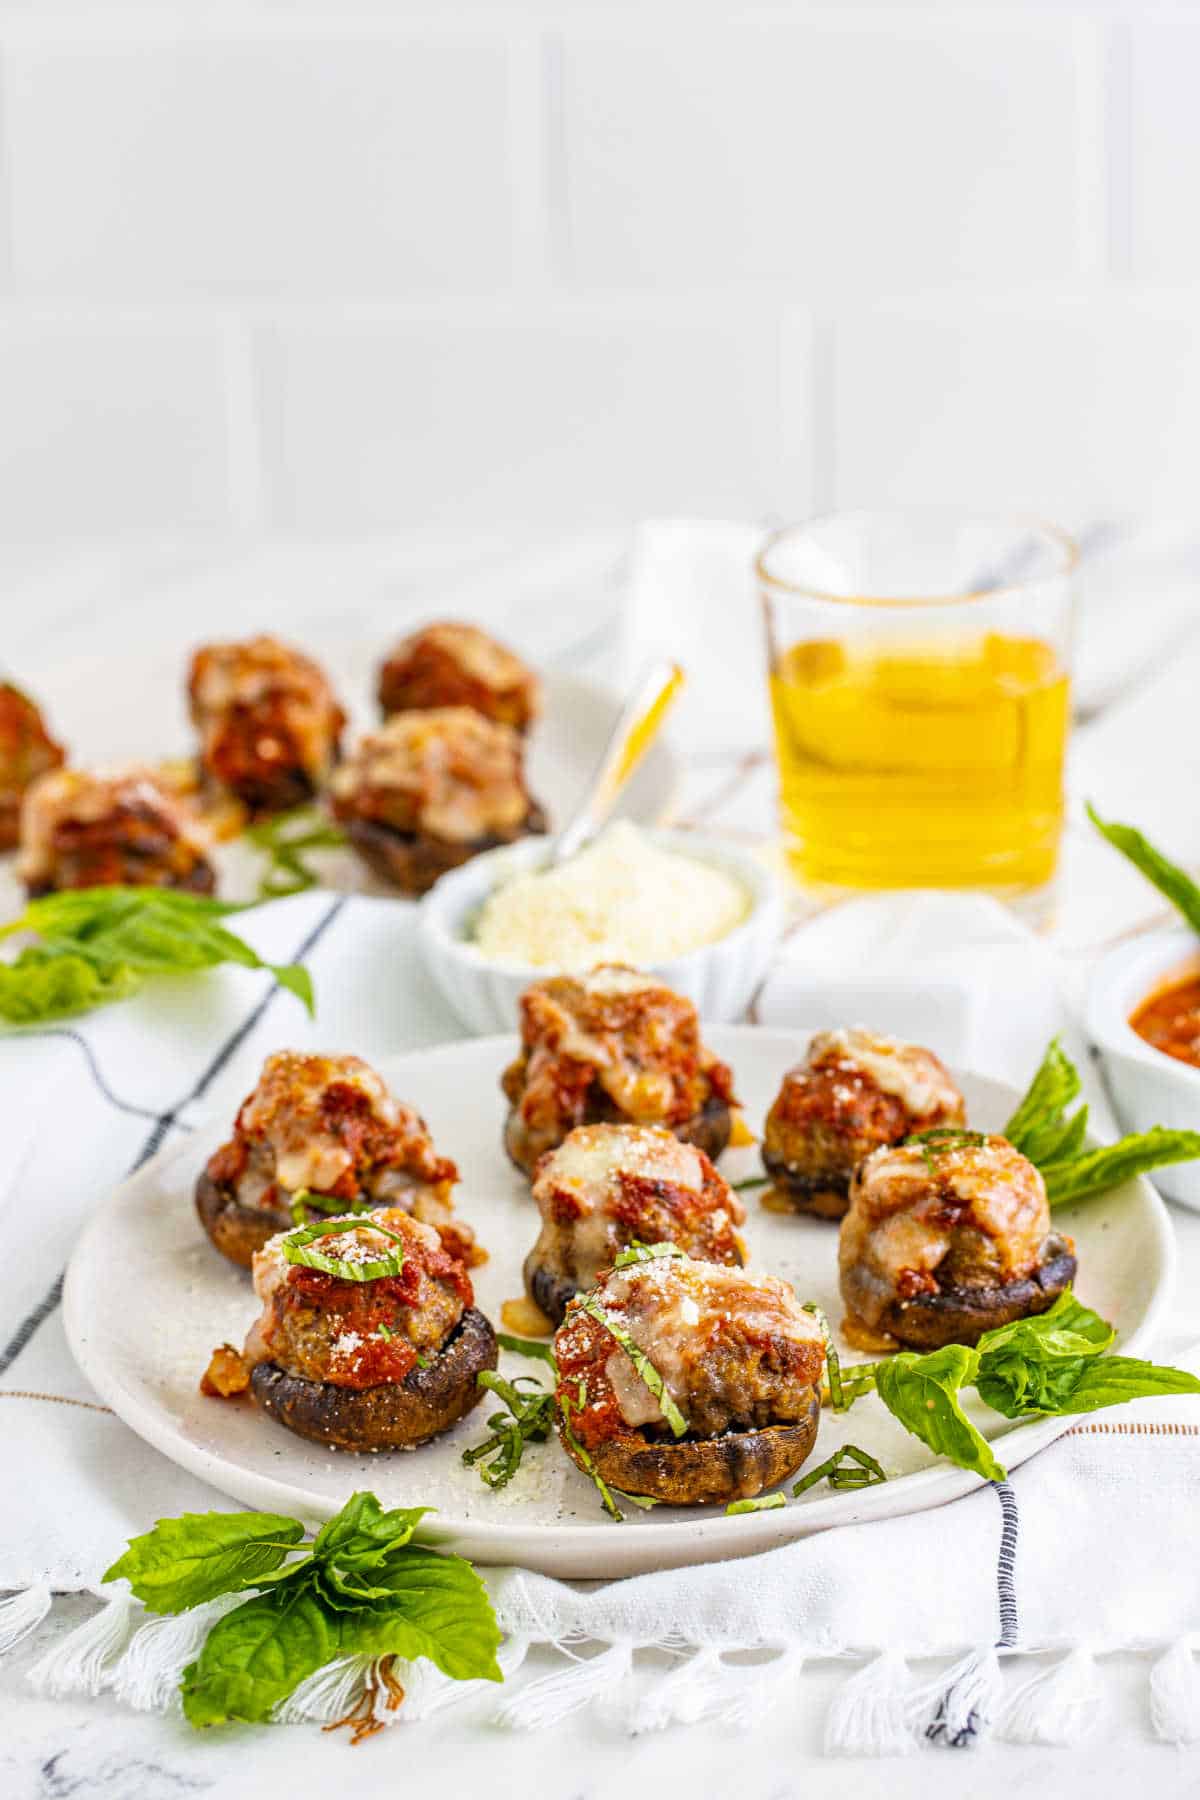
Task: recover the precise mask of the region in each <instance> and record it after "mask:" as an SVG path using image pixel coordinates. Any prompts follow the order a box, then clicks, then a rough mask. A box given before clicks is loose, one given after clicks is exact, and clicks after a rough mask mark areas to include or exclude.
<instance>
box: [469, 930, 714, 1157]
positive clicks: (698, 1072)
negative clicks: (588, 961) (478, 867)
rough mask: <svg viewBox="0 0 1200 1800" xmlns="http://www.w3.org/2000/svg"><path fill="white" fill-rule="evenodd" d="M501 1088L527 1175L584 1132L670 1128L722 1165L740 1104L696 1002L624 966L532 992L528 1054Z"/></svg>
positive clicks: (524, 1027) (511, 1137)
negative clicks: (587, 1128) (704, 1033)
mask: <svg viewBox="0 0 1200 1800" xmlns="http://www.w3.org/2000/svg"><path fill="white" fill-rule="evenodd" d="M501 1085H502V1087H503V1089H504V1093H505V1095H506V1097H507V1099H508V1101H509V1107H510V1110H509V1114H508V1121H507V1124H506V1126H505V1132H504V1143H505V1148H506V1149H507V1151H508V1154H509V1156H510V1157H511V1158H512V1160H513V1162H514V1163H515V1164H516V1165H517V1167H518V1168H519V1169H521V1170H523V1171H524V1173H525V1174H527V1175H531V1174H532V1173H533V1169H534V1167H535V1165H536V1163H537V1161H538V1158H539V1157H540V1156H544V1155H545V1153H546V1151H547V1150H553V1149H555V1148H557V1146H558V1145H559V1144H561V1143H562V1141H563V1139H564V1138H565V1137H566V1136H567V1134H568V1132H571V1131H574V1130H575V1128H576V1126H578V1125H602V1124H625V1125H659V1126H664V1127H665V1128H666V1129H667V1130H668V1131H671V1132H673V1133H674V1135H675V1136H676V1137H677V1138H681V1139H682V1140H683V1141H684V1142H685V1143H690V1144H695V1145H696V1146H697V1148H698V1149H700V1150H703V1151H704V1152H705V1154H706V1155H707V1156H709V1157H711V1158H712V1160H713V1161H714V1162H715V1161H716V1159H717V1158H718V1157H719V1156H720V1154H721V1152H722V1150H724V1148H725V1146H726V1145H727V1144H728V1142H729V1138H730V1133H731V1131H732V1129H733V1111H732V1109H733V1108H734V1107H735V1106H736V1105H737V1101H736V1100H735V1098H734V1093H733V1075H732V1073H731V1071H730V1070H729V1068H728V1067H727V1065H726V1064H725V1063H723V1062H720V1061H719V1060H718V1059H717V1058H716V1057H715V1056H713V1055H712V1053H711V1051H709V1050H707V1049H706V1048H705V1046H704V1044H703V1043H702V1042H701V1039H700V1020H699V1018H698V1016H697V1013H696V1009H695V1007H694V1006H693V1005H692V1003H691V1001H690V1000H687V999H685V998H684V997H683V995H682V994H676V993H674V992H673V991H672V990H671V989H670V988H669V987H666V986H665V985H664V984H663V983H662V982H661V981H657V980H656V979H655V978H654V976H652V975H644V974H641V973H640V972H639V971H638V970H636V969H627V968H625V967H623V966H622V965H620V964H617V963H611V964H604V965H602V966H601V967H600V968H598V969H593V970H592V971H591V973H590V974H587V975H557V976H552V977H550V978H549V979H548V980H546V981H539V982H537V983H535V984H534V986H533V987H530V988H527V989H526V990H525V992H524V993H523V994H522V996H521V1052H520V1055H519V1056H518V1057H517V1060H516V1061H515V1062H514V1063H511V1064H510V1065H509V1067H508V1068H507V1069H506V1070H505V1071H504V1075H503V1077H502V1081H501Z"/></svg>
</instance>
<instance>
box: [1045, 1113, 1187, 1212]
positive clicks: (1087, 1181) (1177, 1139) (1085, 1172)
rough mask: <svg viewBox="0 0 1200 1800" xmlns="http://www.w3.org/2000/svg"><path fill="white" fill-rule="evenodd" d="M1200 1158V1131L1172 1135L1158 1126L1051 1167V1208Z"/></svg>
mask: <svg viewBox="0 0 1200 1800" xmlns="http://www.w3.org/2000/svg"><path fill="white" fill-rule="evenodd" d="M1198 1156H1200V1131H1172V1130H1169V1129H1168V1128H1167V1126H1165V1125H1155V1126H1154V1127H1153V1129H1152V1130H1150V1131H1139V1132H1135V1133H1133V1134H1132V1135H1131V1136H1129V1137H1123V1138H1119V1139H1118V1140H1117V1142H1116V1143H1115V1144H1105V1145H1103V1146H1102V1147H1101V1148H1100V1149H1099V1150H1088V1151H1085V1152H1084V1154H1083V1155H1082V1156H1076V1157H1074V1158H1072V1159H1071V1160H1070V1161H1069V1162H1052V1163H1047V1164H1046V1165H1045V1166H1044V1167H1043V1168H1042V1174H1043V1176H1044V1177H1045V1181H1046V1194H1047V1197H1048V1198H1049V1201H1050V1204H1051V1206H1062V1205H1063V1204H1064V1202H1066V1201H1068V1200H1087V1199H1089V1198H1090V1197H1091V1196H1092V1195H1093V1194H1102V1193H1104V1192H1105V1191H1106V1190H1107V1189H1108V1188H1113V1187H1118V1186H1119V1185H1120V1184H1121V1182H1123V1181H1132V1180H1133V1178H1134V1176H1135V1175H1147V1174H1149V1172H1150V1170H1151V1169H1161V1168H1163V1167H1165V1165H1166V1164H1167V1163H1179V1162H1192V1161H1193V1160H1194V1159H1195V1158H1196V1157H1198Z"/></svg>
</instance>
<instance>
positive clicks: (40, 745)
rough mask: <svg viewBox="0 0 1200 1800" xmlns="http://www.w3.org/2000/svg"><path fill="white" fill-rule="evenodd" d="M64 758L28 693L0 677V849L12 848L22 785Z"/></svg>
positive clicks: (18, 826)
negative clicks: (1, 679) (0, 679)
mask: <svg viewBox="0 0 1200 1800" xmlns="http://www.w3.org/2000/svg"><path fill="white" fill-rule="evenodd" d="M64 761H65V757H64V753H63V748H62V745H61V744H56V743H55V741H54V739H53V738H52V737H51V736H50V733H49V732H48V731H47V730H46V726H45V722H44V720H43V719H42V715H41V713H40V712H39V711H38V709H37V707H36V706H35V705H34V703H33V701H32V700H31V699H30V698H29V696H28V694H23V693H22V692H21V690H20V688H18V687H14V686H13V684H12V682H11V681H0V850H15V849H16V846H17V842H18V839H19V838H20V835H21V802H22V800H23V799H24V796H25V791H26V789H27V788H29V787H30V786H31V785H32V784H33V782H35V781H36V780H37V778H38V776H39V775H45V774H48V772H49V771H50V770H51V769H59V768H61V767H62V764H63V762H64Z"/></svg>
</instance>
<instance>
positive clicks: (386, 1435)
mask: <svg viewBox="0 0 1200 1800" xmlns="http://www.w3.org/2000/svg"><path fill="white" fill-rule="evenodd" d="M328 1226H329V1230H328V1232H327V1233H326V1234H325V1235H321V1236H318V1237H317V1238H315V1240H308V1241H307V1242H304V1241H302V1242H300V1243H297V1242H296V1237H297V1234H295V1233H290V1232H289V1233H283V1234H281V1235H280V1236H279V1237H275V1238H272V1239H271V1240H270V1242H269V1243H268V1244H267V1245H266V1246H265V1247H264V1248H263V1249H262V1250H260V1251H259V1252H258V1253H257V1254H256V1256H255V1258H254V1285H255V1289H256V1291H257V1293H258V1296H259V1298H260V1299H261V1300H262V1302H263V1310H262V1314H261V1316H260V1318H259V1319H258V1320H257V1321H256V1323H255V1324H254V1325H253V1326H252V1328H251V1330H250V1334H249V1336H248V1337H247V1339H246V1345H245V1350H244V1352H243V1363H244V1365H245V1367H246V1369H247V1370H248V1379H249V1387H250V1392H251V1394H252V1396H253V1398H254V1400H255V1401H256V1402H257V1403H258V1405H260V1406H261V1407H262V1408H263V1409H264V1410H265V1411H266V1412H268V1413H269V1414H270V1415H271V1416H272V1417H273V1418H275V1419H277V1420H278V1421H279V1423H280V1424H282V1425H285V1426H286V1427H287V1428H288V1429H289V1430H290V1431H295V1432H297V1433H298V1434H299V1435H300V1436H301V1437H306V1438H310V1439H312V1440H313V1441H314V1442H317V1443H320V1444H325V1445H328V1446H329V1447H331V1448H333V1449H342V1450H360V1451H361V1450H390V1449H404V1448H409V1447H411V1446H412V1445H414V1444H419V1443H424V1442H425V1441H426V1439H428V1438H430V1437H433V1436H435V1435H436V1433H437V1432H439V1431H444V1430H445V1429H446V1428H447V1426H449V1425H452V1424H454V1423H455V1422H456V1420H458V1419H460V1418H462V1417H463V1415H464V1414H465V1413H468V1412H469V1411H470V1410H471V1408H472V1407H473V1406H475V1405H477V1404H478V1402H479V1400H480V1398H481V1396H482V1390H481V1389H480V1387H479V1383H478V1379H477V1377H478V1375H479V1374H480V1372H481V1371H482V1370H483V1369H494V1368H495V1366H496V1359H497V1346H496V1339H495V1334H494V1333H493V1331H492V1328H491V1326H490V1325H489V1324H488V1322H487V1320H486V1319H485V1318H484V1316H483V1314H482V1313H480V1312H478V1311H477V1310H476V1308H475V1306H474V1304H473V1299H474V1297H473V1294H472V1291H471V1282H470V1277H469V1276H468V1275H467V1272H466V1270H465V1269H464V1268H463V1266H462V1264H461V1262H459V1261H458V1259H457V1258H456V1257H454V1256H451V1255H450V1254H449V1253H448V1252H447V1250H446V1249H445V1247H444V1246H443V1244H442V1242H441V1240H440V1239H439V1237H438V1235H437V1233H436V1232H435V1231H434V1230H433V1229H432V1228H431V1227H430V1226H427V1225H422V1224H421V1223H420V1222H419V1221H418V1220H416V1219H413V1218H412V1217H411V1216H410V1215H409V1214H408V1213H406V1212H404V1211H403V1210H402V1209H401V1208H399V1207H389V1208H384V1209H383V1210H382V1211H380V1212H378V1213H374V1214H372V1215H371V1219H370V1221H367V1220H364V1219H361V1218H360V1217H359V1216H358V1215H352V1216H349V1217H343V1218H340V1219H331V1220H329V1221H328ZM335 1227H342V1229H338V1230H335V1229H334V1228H335ZM300 1251H303V1253H304V1254H311V1253H313V1252H315V1253H316V1254H317V1255H319V1256H321V1257H322V1258H324V1259H327V1263H328V1264H329V1265H332V1266H326V1267H323V1268H312V1267H309V1266H307V1265H306V1264H304V1263H302V1262H298V1261H297V1260H296V1254H297V1252H300ZM371 1264H374V1265H375V1267H374V1268H371V1267H369V1265H371ZM343 1270H346V1271H347V1272H346V1273H343ZM350 1271H354V1272H353V1273H351V1272H350ZM213 1374H214V1371H213V1367H212V1365H210V1368H209V1371H208V1377H207V1378H206V1379H208V1380H209V1383H210V1387H215V1388H216V1389H217V1391H220V1389H221V1387H222V1386H224V1387H225V1388H226V1389H227V1390H228V1391H230V1392H234V1393H236V1392H237V1382H236V1381H235V1382H234V1383H233V1385H232V1386H230V1383H229V1371H228V1369H227V1368H222V1369H220V1370H219V1374H220V1382H219V1383H218V1382H217V1381H215V1380H214V1379H213Z"/></svg>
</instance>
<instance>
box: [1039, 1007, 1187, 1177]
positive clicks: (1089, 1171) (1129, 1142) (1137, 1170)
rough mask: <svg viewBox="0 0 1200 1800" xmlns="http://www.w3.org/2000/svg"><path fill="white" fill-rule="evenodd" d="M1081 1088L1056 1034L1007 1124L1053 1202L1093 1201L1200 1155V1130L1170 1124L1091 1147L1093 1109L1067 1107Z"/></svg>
mask: <svg viewBox="0 0 1200 1800" xmlns="http://www.w3.org/2000/svg"><path fill="white" fill-rule="evenodd" d="M1079 1090H1080V1080H1079V1071H1078V1069H1076V1067H1075V1065H1074V1063H1073V1062H1072V1061H1071V1059H1070V1057H1069V1056H1068V1055H1067V1053H1066V1051H1065V1050H1064V1049H1063V1047H1062V1045H1061V1044H1060V1043H1059V1041H1058V1039H1057V1038H1053V1039H1052V1040H1051V1042H1050V1044H1049V1046H1048V1048H1047V1050H1046V1054H1045V1056H1043V1058H1042V1060H1041V1063H1040V1065H1039V1066H1038V1069H1037V1072H1036V1073H1035V1075H1034V1077H1033V1080H1032V1081H1031V1082H1030V1084H1029V1088H1028V1091H1027V1092H1026V1094H1025V1097H1024V1099H1023V1100H1022V1101H1021V1104H1020V1105H1019V1106H1018V1108H1017V1110H1016V1112H1015V1113H1014V1114H1013V1116H1012V1118H1011V1119H1010V1120H1009V1121H1008V1124H1007V1125H1006V1126H1005V1127H1004V1135H1005V1137H1006V1138H1007V1139H1008V1141H1009V1143H1010V1144H1013V1145H1014V1146H1015V1147H1016V1149H1018V1150H1019V1151H1020V1152H1021V1154H1022V1155H1023V1156H1027V1157H1028V1158H1029V1160H1030V1162H1032V1163H1036V1164H1037V1166H1038V1168H1039V1169H1040V1170H1041V1172H1042V1176H1043V1179H1044V1180H1045V1183H1046V1195H1047V1198H1048V1199H1049V1201H1050V1204H1051V1206H1061V1205H1063V1204H1064V1203H1065V1202H1066V1201H1068V1200H1088V1199H1090V1198H1091V1197H1092V1196H1093V1195H1094V1194H1103V1193H1105V1192H1107V1190H1108V1189H1109V1188H1113V1187H1117V1186H1119V1185H1120V1183H1121V1182H1123V1181H1129V1180H1131V1179H1132V1178H1133V1177H1134V1176H1135V1175H1146V1174H1148V1173H1149V1171H1150V1170H1151V1169H1159V1168H1162V1167H1164V1166H1165V1165H1166V1164H1167V1163H1178V1162H1191V1161H1192V1160H1193V1158H1195V1157H1198V1156H1200V1131H1174V1130H1170V1129H1168V1127H1166V1126H1165V1125H1155V1126H1154V1127H1153V1128H1152V1129H1151V1130H1150V1131H1137V1132H1131V1133H1130V1134H1129V1135H1128V1136H1126V1137H1122V1138H1118V1139H1117V1141H1116V1143H1115V1144H1104V1145H1102V1146H1101V1147H1100V1148H1099V1149H1098V1150H1086V1149H1085V1148H1084V1140H1085V1138H1086V1136H1087V1120H1088V1109H1087V1107H1086V1106H1081V1107H1079V1108H1078V1110H1077V1111H1076V1112H1074V1113H1072V1114H1069V1113H1068V1111H1067V1109H1068V1107H1069V1106H1070V1105H1071V1103H1072V1101H1074V1100H1075V1099H1076V1098H1077V1097H1078V1095H1079Z"/></svg>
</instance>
